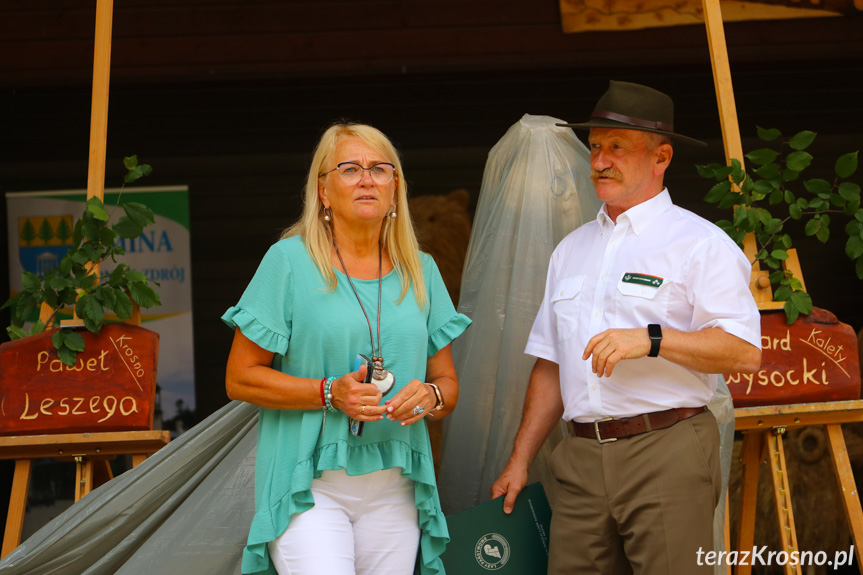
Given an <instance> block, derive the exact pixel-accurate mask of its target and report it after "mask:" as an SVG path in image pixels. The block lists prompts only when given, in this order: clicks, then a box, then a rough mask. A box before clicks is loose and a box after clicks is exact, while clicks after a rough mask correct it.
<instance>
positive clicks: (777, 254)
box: [770, 250, 788, 260]
mask: <svg viewBox="0 0 863 575" xmlns="http://www.w3.org/2000/svg"><path fill="white" fill-rule="evenodd" d="M770 255H771V256H772V257H774V258H776V259H777V260H787V259H788V252H786V251H785V250H773V251H772V252H770Z"/></svg>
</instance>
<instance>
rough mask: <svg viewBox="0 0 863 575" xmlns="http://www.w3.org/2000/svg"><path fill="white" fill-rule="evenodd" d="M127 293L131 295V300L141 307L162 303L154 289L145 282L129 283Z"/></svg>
mask: <svg viewBox="0 0 863 575" xmlns="http://www.w3.org/2000/svg"><path fill="white" fill-rule="evenodd" d="M129 294H130V295H131V296H132V300H133V301H134V302H135V303H137V304H138V305H139V306H141V307H143V308H151V307H154V306H157V305H161V303H162V301H161V300H160V299H159V294H157V293H156V290H154V289H153V288H151V287H150V286H148V285H147V284H143V283H130V284H129Z"/></svg>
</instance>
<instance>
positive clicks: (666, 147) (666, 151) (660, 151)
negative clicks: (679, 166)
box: [653, 142, 674, 176]
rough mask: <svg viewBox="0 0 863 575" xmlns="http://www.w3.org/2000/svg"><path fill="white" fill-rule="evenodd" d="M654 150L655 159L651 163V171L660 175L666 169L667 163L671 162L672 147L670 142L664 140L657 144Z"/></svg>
mask: <svg viewBox="0 0 863 575" xmlns="http://www.w3.org/2000/svg"><path fill="white" fill-rule="evenodd" d="M654 152H655V154H654V158H655V159H656V161H655V163H654V164H653V173H655V174H656V175H657V176H661V175H662V174H664V173H665V170H667V169H668V165H669V164H670V163H671V157H672V156H673V155H674V148H672V147H671V144H669V143H667V142H666V143H662V144H659V145H658V146H657V147H656V149H655V150H654Z"/></svg>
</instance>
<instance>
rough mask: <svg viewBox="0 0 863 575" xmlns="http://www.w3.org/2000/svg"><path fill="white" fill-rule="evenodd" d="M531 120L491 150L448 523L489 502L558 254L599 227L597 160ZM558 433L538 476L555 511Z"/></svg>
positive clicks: (449, 460) (454, 433) (446, 477)
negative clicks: (574, 236) (589, 225)
mask: <svg viewBox="0 0 863 575" xmlns="http://www.w3.org/2000/svg"><path fill="white" fill-rule="evenodd" d="M558 122H562V120H558V119H557V118H551V117H548V116H532V115H527V114H526V115H525V116H523V117H522V118H521V120H520V121H519V122H517V123H516V124H514V125H513V126H512V127H511V128H510V129H509V130H508V131H507V132H506V134H505V135H504V136H503V138H501V140H500V141H499V142H498V143H497V144H496V145H495V146H494V148H492V149H491V151H490V152H489V154H488V161H487V162H486V165H485V172H484V173H483V180H482V188H481V190H480V196H479V202H478V204H477V208H476V214H475V216H474V222H473V230H472V231H471V236H470V243H469V245H468V251H467V256H466V258H465V266H464V274H463V275H462V280H461V294H460V297H459V308H458V311H459V312H461V313H463V314H465V315H467V316H468V317H470V318H471V319H472V320H473V321H474V323H473V326H472V327H471V329H469V330H468V331H466V332H465V333H464V335H462V337H460V338H459V339H457V340H456V341H455V342H453V356H454V359H455V366H456V371H457V373H458V377H459V384H460V385H459V400H458V408H457V409H456V410H455V411H454V412H453V413H452V415H450V416H449V417H447V418H446V419H445V420H444V425H443V428H444V433H443V455H442V459H441V473H440V478H439V481H438V483H439V487H440V493H441V503H442V505H443V509H444V512H445V513H447V514H451V513H456V512H458V511H461V510H463V509H466V508H468V507H472V506H474V505H477V504H478V503H480V502H482V501H485V500H487V499H488V498H489V492H490V489H491V485H492V483H494V481H495V479H497V476H498V475H499V474H500V472H501V471H502V470H503V468H504V465H505V464H506V462H507V460H508V459H509V455H510V453H511V451H512V443H513V440H514V439H515V434H516V432H517V431H518V425H519V422H520V421H521V411H522V403H523V400H524V394H525V391H526V390H527V382H528V378H529V376H530V371H531V369H532V368H533V364H534V361H535V360H534V358H533V357H530V356H527V355H525V354H524V346H525V344H526V343H527V336H528V334H529V332H530V327H531V325H533V320H534V317H536V312H537V310H538V309H539V304H540V303H541V301H542V296H543V293H544V290H545V279H546V274H547V272H548V262H549V258H551V253H552V252H553V251H554V248H555V247H556V246H557V244H558V243H559V242H560V241H561V240H562V239H563V238H564V237H565V236H566V235H567V234H568V233H570V232H571V231H573V230H574V229H576V228H577V227H578V226H580V225H581V224H583V223H585V222H587V221H590V220H592V219H594V218H595V217H596V214H597V212H598V211H599V207H600V205H601V203H600V202H599V200H597V198H596V192H595V190H594V188H593V183H592V182H591V181H590V162H589V157H590V153H589V152H588V150H587V147H585V145H584V144H582V143H581V142H580V141H579V140H578V139H577V138H576V137H575V134H574V133H573V131H572V130H571V129H570V128H561V127H557V126H555V123H558ZM560 427H561V429H560V430H556V431H554V432H553V433H552V434H551V436H550V437H549V439H548V441H546V443H545V446H544V447H543V448H542V450H541V452H540V453H539V455H538V456H537V458H536V461H535V462H534V464H533V466H532V467H531V474H530V475H531V476H530V482H531V483H532V482H534V481H542V484H543V487H544V488H545V491H546V493H547V494H548V497H549V501H550V502H552V503H553V502H554V500H555V493H556V491H557V484H556V482H555V481H554V479H553V478H552V477H551V475H550V473H549V470H548V465H546V458H547V457H548V456H549V455H550V454H551V450H552V449H554V446H555V445H557V443H558V441H559V440H560V438H561V437H562V435H561V433H562V432H563V431H564V429H563V427H564V426H563V425H561V426H560Z"/></svg>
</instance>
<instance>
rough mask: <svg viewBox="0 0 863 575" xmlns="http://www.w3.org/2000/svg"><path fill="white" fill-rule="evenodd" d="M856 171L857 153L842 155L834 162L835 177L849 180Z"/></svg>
mask: <svg viewBox="0 0 863 575" xmlns="http://www.w3.org/2000/svg"><path fill="white" fill-rule="evenodd" d="M856 171H857V152H852V153H850V154H844V155H842V156H839V159H838V160H836V175H837V176H839V177H840V178H850V177H851V176H853V175H854V172H856Z"/></svg>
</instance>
